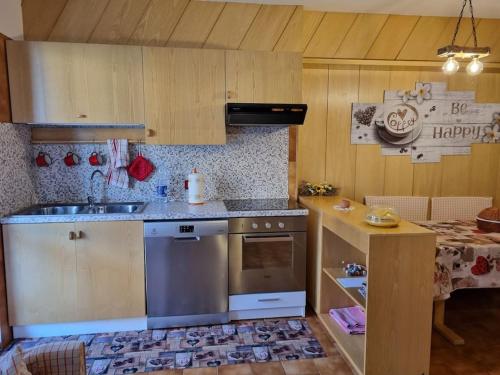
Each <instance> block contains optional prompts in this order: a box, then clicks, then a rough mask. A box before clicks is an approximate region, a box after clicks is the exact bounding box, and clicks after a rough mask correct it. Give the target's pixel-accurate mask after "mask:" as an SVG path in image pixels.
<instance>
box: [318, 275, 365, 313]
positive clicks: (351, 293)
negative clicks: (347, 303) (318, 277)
mask: <svg viewBox="0 0 500 375" xmlns="http://www.w3.org/2000/svg"><path fill="white" fill-rule="evenodd" d="M323 272H324V273H325V274H326V275H327V276H328V277H329V278H330V279H331V280H332V281H333V282H334V283H335V284H337V285H338V287H339V288H340V289H342V290H343V291H344V293H345V294H347V296H348V297H349V298H350V299H351V300H352V301H353V302H354V303H355V304H356V305H358V306H361V307H362V308H363V309H365V308H366V299H365V298H363V296H362V295H361V294H360V293H359V291H358V288H346V287H344V286H343V285H342V284H341V283H340V282H339V281H338V280H337V279H338V278H346V277H347V276H346V275H345V272H344V271H343V270H342V269H341V268H323Z"/></svg>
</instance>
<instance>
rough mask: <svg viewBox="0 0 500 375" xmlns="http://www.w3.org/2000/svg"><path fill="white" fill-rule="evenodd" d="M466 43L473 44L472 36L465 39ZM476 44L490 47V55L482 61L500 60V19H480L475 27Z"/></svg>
mask: <svg viewBox="0 0 500 375" xmlns="http://www.w3.org/2000/svg"><path fill="white" fill-rule="evenodd" d="M467 44H468V45H471V46H472V45H474V41H473V39H472V36H471V37H470V38H469V40H468V41H467ZM477 44H478V45H479V46H480V47H491V55H490V56H488V57H486V58H485V59H484V61H500V20H498V19H490V18H487V19H482V20H480V23H479V25H478V27H477Z"/></svg>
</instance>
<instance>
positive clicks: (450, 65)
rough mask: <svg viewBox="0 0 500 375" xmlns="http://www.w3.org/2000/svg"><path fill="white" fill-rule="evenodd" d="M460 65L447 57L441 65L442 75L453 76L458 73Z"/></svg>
mask: <svg viewBox="0 0 500 375" xmlns="http://www.w3.org/2000/svg"><path fill="white" fill-rule="evenodd" d="M458 68H460V65H458V61H457V60H455V58H454V57H453V56H450V57H448V60H446V61H445V63H444V64H443V68H442V69H443V73H444V74H454V73H456V72H457V71H458Z"/></svg>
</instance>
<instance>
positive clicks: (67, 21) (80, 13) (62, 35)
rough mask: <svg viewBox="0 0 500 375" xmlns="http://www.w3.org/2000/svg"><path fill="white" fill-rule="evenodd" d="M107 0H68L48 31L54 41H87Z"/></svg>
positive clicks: (50, 38)
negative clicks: (50, 30)
mask: <svg viewBox="0 0 500 375" xmlns="http://www.w3.org/2000/svg"><path fill="white" fill-rule="evenodd" d="M107 4H108V0H68V2H67V3H66V6H65V7H64V9H63V11H62V13H61V14H60V16H59V18H58V19H57V22H56V24H55V26H54V28H53V29H52V32H51V33H50V36H49V40H50V41H54V42H68V41H70V42H87V41H88V40H89V38H90V35H91V34H92V32H93V31H94V29H95V27H96V25H97V23H98V22H99V19H100V18H101V15H102V13H103V12H104V9H105V8H106V5H107Z"/></svg>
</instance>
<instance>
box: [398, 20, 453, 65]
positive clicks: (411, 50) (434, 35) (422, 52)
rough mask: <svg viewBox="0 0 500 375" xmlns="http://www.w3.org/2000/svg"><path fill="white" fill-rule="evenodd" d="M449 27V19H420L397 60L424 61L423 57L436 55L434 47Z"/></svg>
mask: <svg viewBox="0 0 500 375" xmlns="http://www.w3.org/2000/svg"><path fill="white" fill-rule="evenodd" d="M447 25H448V18H447V17H420V19H419V20H418V22H417V24H416V25H415V28H414V29H413V31H412V33H411V34H410V36H409V37H408V39H407V40H406V43H405V45H404V46H403V48H402V49H401V51H400V52H399V54H398V56H397V59H398V60H424V58H422V56H433V54H434V55H435V53H436V51H435V49H434V45H435V43H436V41H437V40H438V39H439V38H440V36H441V34H442V33H443V31H444V30H445V29H446V27H447ZM432 60H437V58H432Z"/></svg>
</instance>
